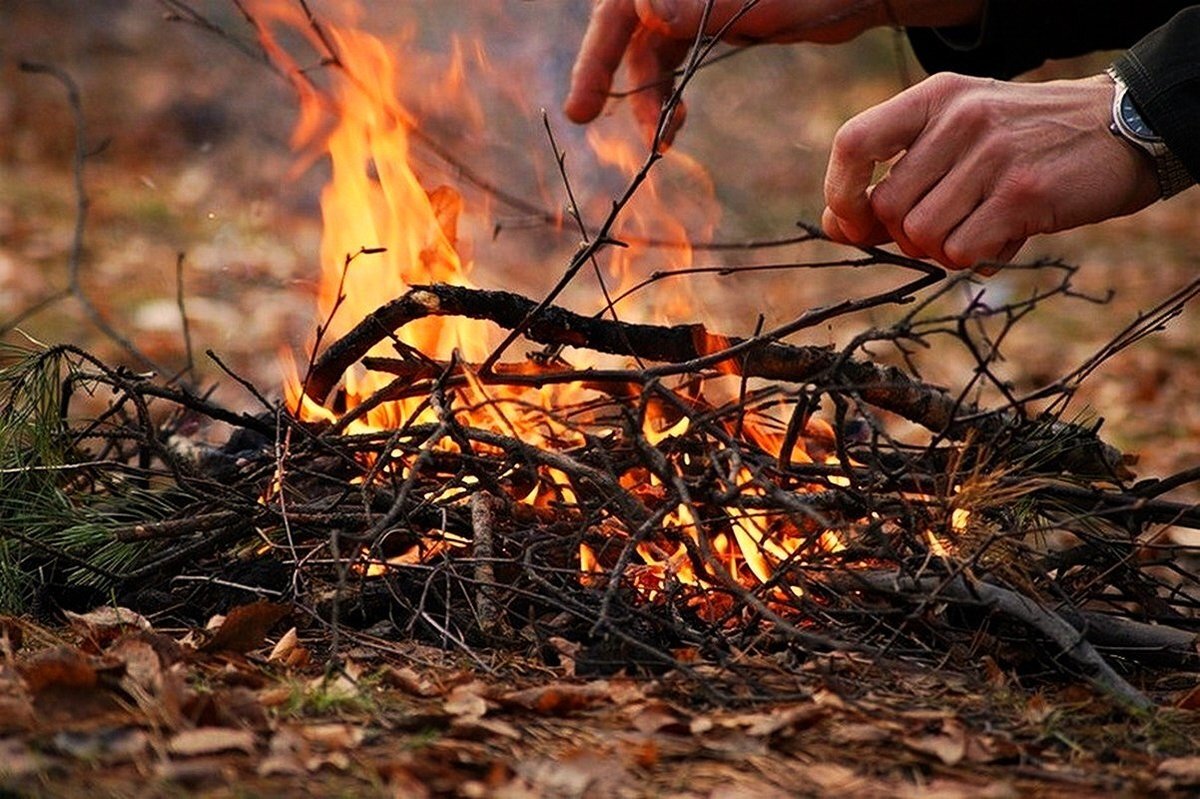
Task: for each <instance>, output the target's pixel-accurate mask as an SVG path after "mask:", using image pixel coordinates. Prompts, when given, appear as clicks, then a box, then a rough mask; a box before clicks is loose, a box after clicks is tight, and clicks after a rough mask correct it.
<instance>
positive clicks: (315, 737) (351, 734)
mask: <svg viewBox="0 0 1200 799" xmlns="http://www.w3.org/2000/svg"><path fill="white" fill-rule="evenodd" d="M299 732H300V736H301V737H302V738H304V740H306V741H308V742H309V743H310V744H315V745H317V746H320V747H322V748H324V749H354V748H356V747H357V746H358V745H359V744H361V743H362V742H363V738H365V737H366V734H367V733H366V730H365V729H363V727H361V726H359V725H356V724H309V725H306V726H303V727H300V728H299Z"/></svg>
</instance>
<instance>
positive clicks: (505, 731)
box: [450, 716, 525, 741]
mask: <svg viewBox="0 0 1200 799" xmlns="http://www.w3.org/2000/svg"><path fill="white" fill-rule="evenodd" d="M450 734H451V735H453V736H454V737H455V738H457V739H460V740H468V741H495V740H496V738H497V737H502V738H510V739H512V740H514V741H519V740H521V739H522V738H524V737H525V736H524V734H523V733H522V732H521V731H520V730H519V729H517V728H516V727H514V726H513V725H511V724H509V723H508V722H507V721H501V720H500V719H481V718H471V717H466V716H463V717H459V718H456V719H454V721H452V722H451V723H450Z"/></svg>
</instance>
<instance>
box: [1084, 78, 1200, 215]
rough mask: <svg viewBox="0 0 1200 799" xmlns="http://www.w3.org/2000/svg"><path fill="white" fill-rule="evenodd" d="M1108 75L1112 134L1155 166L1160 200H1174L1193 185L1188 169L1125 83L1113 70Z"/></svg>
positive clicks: (1146, 161) (1110, 129)
mask: <svg viewBox="0 0 1200 799" xmlns="http://www.w3.org/2000/svg"><path fill="white" fill-rule="evenodd" d="M1105 74H1106V78H1107V80H1108V81H1110V82H1111V83H1112V84H1113V90H1112V91H1113V96H1112V105H1111V114H1110V122H1109V131H1110V132H1111V133H1112V134H1113V135H1114V136H1116V137H1117V138H1118V139H1120V140H1121V141H1122V142H1123V143H1124V144H1126V145H1127V146H1128V147H1130V148H1132V149H1133V150H1134V151H1135V152H1136V153H1137V154H1138V155H1139V156H1140V157H1141V159H1142V160H1143V162H1145V163H1149V164H1150V165H1151V166H1153V168H1154V175H1155V181H1156V183H1157V187H1158V195H1159V197H1160V198H1162V199H1166V198H1168V197H1172V196H1174V195H1176V194H1178V193H1179V192H1181V191H1183V190H1184V189H1186V188H1188V187H1190V186H1191V185H1193V183H1194V181H1193V180H1192V177H1191V175H1190V174H1189V173H1188V171H1187V168H1186V167H1185V166H1184V165H1183V162H1182V161H1181V160H1180V159H1179V157H1178V156H1177V155H1175V153H1173V152H1172V151H1171V148H1170V147H1169V146H1168V145H1167V143H1166V141H1165V140H1164V139H1163V137H1162V136H1161V135H1160V134H1159V133H1158V131H1157V130H1156V129H1155V127H1154V125H1153V124H1152V123H1151V122H1150V121H1149V120H1147V119H1146V118H1145V116H1144V115H1143V113H1142V109H1141V107H1140V106H1139V105H1138V104H1137V101H1136V100H1135V98H1134V97H1133V95H1132V94H1131V93H1130V91H1129V87H1128V86H1127V85H1126V83H1125V81H1124V80H1122V78H1121V76H1120V75H1119V74H1118V73H1117V72H1116V70H1115V69H1113V68H1109V69H1108V70H1107V71H1106V73H1105Z"/></svg>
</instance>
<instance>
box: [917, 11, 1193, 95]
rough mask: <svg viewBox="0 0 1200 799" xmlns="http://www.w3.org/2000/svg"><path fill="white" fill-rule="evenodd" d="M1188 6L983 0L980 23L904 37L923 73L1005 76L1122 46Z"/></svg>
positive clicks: (932, 30) (922, 31) (1129, 43)
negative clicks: (1058, 59)
mask: <svg viewBox="0 0 1200 799" xmlns="http://www.w3.org/2000/svg"><path fill="white" fill-rule="evenodd" d="M1193 5H1195V4H1194V3H1183V2H1178V0H1174V2H1167V1H1166V0H1140V2H1137V3H1131V2H1129V0H1119V1H1117V0H1053V1H1052V2H1047V0H988V1H987V3H986V6H985V11H984V19H983V23H982V25H980V26H979V27H976V28H972V29H966V28H940V29H932V28H910V29H909V30H908V38H909V41H910V42H912V48H913V52H914V53H915V54H916V56H917V60H918V61H920V62H921V66H923V67H924V68H925V70H926V71H927V72H930V73H933V72H958V73H961V74H964V75H984V76H988V77H993V78H1005V79H1007V78H1012V77H1015V76H1016V75H1019V74H1021V73H1022V72H1027V71H1029V70H1031V69H1033V68H1034V67H1038V66H1041V64H1042V63H1043V62H1045V61H1046V60H1047V59H1050V58H1073V57H1075V56H1078V55H1083V54H1084V53H1089V52H1092V51H1094V50H1116V49H1124V48H1126V47H1129V46H1131V45H1132V44H1133V43H1134V42H1136V41H1138V40H1139V39H1141V38H1142V37H1143V36H1145V35H1146V34H1148V33H1149V32H1150V31H1152V30H1154V29H1155V28H1157V27H1158V26H1160V25H1162V24H1163V23H1165V22H1166V21H1167V20H1169V19H1170V18H1171V17H1172V16H1173V15H1174V14H1175V13H1176V12H1178V11H1180V10H1181V9H1184V8H1188V7H1189V6H1193Z"/></svg>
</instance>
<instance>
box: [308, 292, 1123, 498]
mask: <svg viewBox="0 0 1200 799" xmlns="http://www.w3.org/2000/svg"><path fill="white" fill-rule="evenodd" d="M535 307H536V303H534V302H533V301H532V300H530V299H528V298H526V297H522V296H520V295H518V294H513V293H510V292H505V291H485V290H481V289H470V288H463V287H461V286H447V285H431V286H414V287H413V288H412V289H411V290H410V291H409V292H408V293H406V294H405V295H404V296H402V297H398V298H397V299H395V300H392V301H391V302H389V303H387V304H386V305H383V306H381V307H380V308H378V309H377V310H376V311H375V312H373V313H372V314H370V315H369V316H368V317H366V318H365V319H363V321H362V322H360V323H359V324H358V325H357V326H356V327H355V328H354V329H353V330H351V331H350V332H349V333H347V334H346V335H345V336H344V337H343V338H342V339H341V340H339V341H337V342H335V343H334V344H333V345H331V346H330V347H329V348H328V349H327V350H326V351H325V352H324V353H322V355H321V356H320V358H318V359H317V361H316V363H315V364H314V366H313V369H312V372H311V374H310V376H309V379H308V382H307V393H308V395H309V396H310V397H312V398H313V399H315V400H317V401H318V402H323V401H324V400H325V398H326V397H328V395H329V393H330V392H331V391H332V390H333V388H334V386H336V385H337V383H338V381H339V380H340V379H341V377H342V375H343V373H344V372H345V371H346V370H347V369H348V368H350V366H351V365H353V364H354V363H355V362H356V361H358V360H359V359H360V358H362V357H363V356H365V355H366V354H367V352H368V351H369V350H370V349H371V348H372V347H374V346H375V345H376V344H378V343H379V342H380V341H383V340H384V339H385V338H387V337H388V336H390V335H391V334H392V333H393V332H394V331H396V330H398V329H399V328H401V327H403V326H404V325H406V324H408V323H409V322H413V321H415V320H417V319H422V318H425V317H429V316H462V317H467V318H470V319H481V320H487V321H491V322H493V323H495V324H497V325H499V326H500V327H503V328H506V329H509V330H512V329H514V328H516V327H518V326H520V325H522V324H526V319H527V318H528V317H529V314H530V313H531V312H532V311H533V310H534V308H535ZM525 335H526V336H527V337H528V338H529V339H531V340H533V341H536V342H538V343H542V344H550V345H566V346H573V347H582V348H588V349H592V350H595V351H598V352H604V353H610V354H613V355H624V356H630V357H636V358H639V359H641V360H644V361H654V362H658V363H663V364H671V365H672V366H671V367H669V368H652V369H646V370H642V371H629V372H617V371H613V372H605V373H603V376H604V377H606V378H608V379H622V378H624V379H628V380H631V381H635V382H641V381H645V380H646V379H650V378H654V377H662V376H665V375H668V374H675V373H678V372H680V371H691V370H692V369H696V370H698V369H699V367H700V364H699V363H697V362H702V363H703V365H705V366H713V365H715V364H717V363H720V364H721V366H722V368H723V369H724V368H728V369H730V370H732V371H734V372H736V373H739V374H744V375H746V376H748V377H758V378H763V379H768V380H775V381H782V382H791V383H815V384H818V385H820V386H821V387H822V388H825V389H826V390H833V391H839V392H843V393H845V392H853V393H854V394H856V395H857V396H858V397H860V398H861V399H862V400H863V401H865V402H868V403H870V404H871V405H874V406H875V407H878V408H881V409H883V410H887V411H890V412H892V413H895V414H897V415H899V416H902V417H904V418H905V419H908V420H909V421H912V422H916V423H917V424H920V425H922V426H923V427H925V428H927V429H928V430H930V431H933V432H935V433H938V434H940V435H943V436H946V437H948V438H950V439H954V440H961V439H963V438H965V437H966V436H967V435H968V434H971V433H974V434H976V435H982V436H983V437H984V438H987V439H992V438H995V437H997V436H999V435H1002V434H1004V433H1005V432H1006V431H1009V430H1011V428H1012V427H1014V426H1016V425H1021V424H1028V421H1027V420H1025V419H1023V418H1022V417H1021V416H1019V415H1018V414H1017V413H1015V412H1012V411H1007V412H1004V413H995V414H986V413H983V414H981V413H980V411H979V409H977V408H975V407H974V406H972V405H970V404H966V403H963V402H961V401H960V400H959V399H957V398H956V397H954V396H952V395H951V394H949V393H948V392H946V391H944V390H942V389H940V388H937V387H935V386H930V385H926V384H924V383H921V382H919V381H917V380H914V379H913V378H912V377H910V376H909V375H907V374H906V373H904V372H902V371H901V370H899V369H897V368H895V367H890V366H879V365H877V364H873V363H867V362H863V361H858V360H854V359H852V358H848V357H846V356H845V355H844V354H843V353H839V352H837V351H835V350H833V349H831V348H825V347H809V346H794V345H789V344H782V343H779V342H772V341H763V342H762V343H761V344H757V345H754V346H752V347H751V348H749V349H748V350H743V349H742V348H743V347H744V345H746V343H747V340H746V339H740V338H730V337H726V336H721V335H718V334H714V333H710V332H708V330H706V329H705V328H704V326H703V325H699V324H687V325H672V326H663V325H645V324H632V323H626V322H617V321H613V320H610V319H601V318H595V317H590V316H583V315H581V314H577V313H574V312H572V311H568V310H566V309H564V308H561V307H558V306H553V305H552V306H548V307H546V308H545V309H544V310H542V311H541V312H539V313H538V314H537V315H536V317H534V318H533V319H532V320H531V321H530V322H528V323H527V326H526V328H525ZM732 348H737V354H735V355H731V356H730V357H729V359H728V360H725V361H722V360H721V359H720V354H721V353H722V352H724V351H726V350H730V349H732ZM681 367H686V368H681ZM568 374H569V373H568ZM599 374H600V373H598V372H595V371H590V370H585V371H580V372H576V373H574V374H569V379H577V380H587V379H589V378H594V377H596V376H598V375H599ZM509 377H510V376H507V375H506V376H505V377H504V378H503V380H508V379H509ZM555 377H556V378H557V379H567V376H564V375H559V376H555ZM541 379H542V380H544V381H545V382H552V379H550V378H548V377H547V376H541ZM968 417H969V421H967V418H968ZM1072 429H1073V430H1074V428H1072ZM1077 432H1079V433H1080V434H1081V435H1080V436H1079V437H1077V440H1073V441H1071V442H1069V445H1068V446H1066V447H1064V449H1063V451H1062V452H1061V453H1059V454H1058V455H1057V456H1056V457H1055V458H1054V460H1055V463H1056V465H1057V466H1059V467H1060V468H1062V469H1065V470H1069V471H1073V472H1076V473H1079V474H1098V475H1105V476H1107V475H1110V474H1112V473H1113V472H1116V471H1119V464H1120V454H1119V453H1117V452H1116V451H1115V450H1112V449H1111V448H1110V447H1107V446H1105V445H1104V444H1102V442H1100V441H1099V440H1098V439H1096V438H1095V437H1094V436H1091V434H1089V433H1087V432H1086V431H1083V430H1082V429H1079V430H1078V431H1077Z"/></svg>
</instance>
